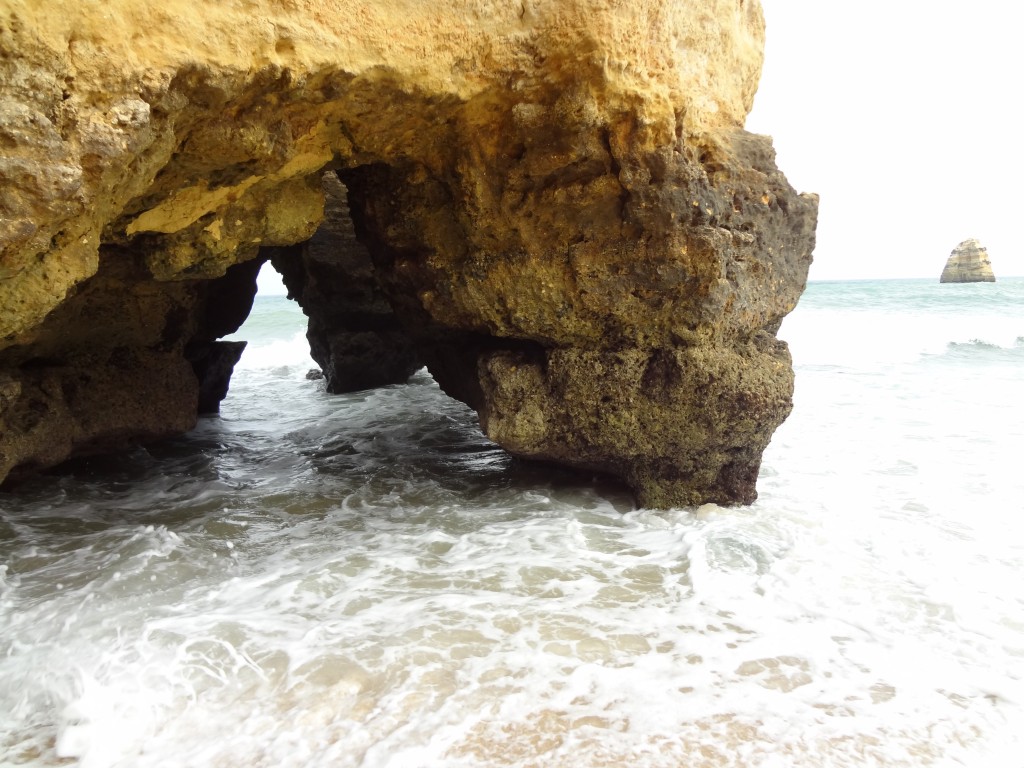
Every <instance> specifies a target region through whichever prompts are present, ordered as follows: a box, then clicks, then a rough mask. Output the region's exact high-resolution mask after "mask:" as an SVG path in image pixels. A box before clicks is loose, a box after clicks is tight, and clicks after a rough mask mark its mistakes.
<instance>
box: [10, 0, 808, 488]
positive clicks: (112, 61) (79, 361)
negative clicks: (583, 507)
mask: <svg viewBox="0 0 1024 768" xmlns="http://www.w3.org/2000/svg"><path fill="white" fill-rule="evenodd" d="M0 10H2V11H3V12H2V13H0V147H2V148H3V152H2V154H0V477H2V476H3V475H5V474H6V473H7V472H9V471H11V470H12V469H15V468H18V467H21V468H23V469H24V468H26V467H34V466H44V465H48V464H52V463H54V462H56V461H60V460H61V459H62V458H63V457H66V456H68V455H71V454H72V453H74V452H76V451H81V450H96V449H99V448H101V447H103V446H105V445H110V444H112V442H116V441H120V440H121V439H122V437H123V436H124V435H131V436H133V437H134V438H136V439H143V438H148V437H153V436H159V435H162V434H168V433H172V432H176V431H181V430H184V429H188V428H189V426H190V425H191V423H192V422H193V421H194V419H195V414H196V411H197V407H198V397H199V395H198V392H199V380H198V378H197V376H196V366H194V365H193V364H192V362H195V361H199V360H200V359H204V355H206V352H204V351H203V350H204V349H206V350H207V352H209V350H210V347H209V345H211V344H213V343H214V342H215V340H216V339H217V338H219V336H221V335H224V333H229V332H230V331H229V330H225V329H226V328H229V327H230V326H232V325H235V321H236V320H238V321H239V322H240V319H239V318H238V317H237V314H238V309H239V307H243V306H244V305H245V300H244V299H245V297H246V296H248V300H249V301H250V302H251V290H252V279H251V277H252V275H253V274H254V270H255V268H256V267H257V266H258V263H259V261H260V260H261V259H262V258H264V257H265V256H266V255H267V252H265V251H264V252H263V253H262V255H261V251H260V248H261V247H287V246H292V245H294V244H296V243H302V242H304V241H306V240H308V239H309V238H310V237H311V236H312V235H313V233H314V231H315V230H316V228H317V225H318V224H319V222H320V220H321V218H322V216H323V205H324V192H323V188H322V183H321V178H322V176H323V173H324V170H325V169H336V170H337V172H338V173H339V175H340V177H341V179H342V181H343V182H344V183H345V185H346V186H347V187H348V189H349V198H350V203H351V207H352V217H353V219H354V221H355V230H356V232H357V233H358V234H359V237H360V240H361V241H362V242H363V243H365V245H366V247H367V248H368V251H369V254H370V257H371V259H372V262H373V271H372V273H370V274H372V275H373V277H374V280H375V281H376V286H375V289H376V292H374V288H373V287H372V286H371V287H364V288H359V289H358V290H357V292H359V293H361V294H362V295H363V296H364V297H369V298H370V300H371V304H373V305H374V306H375V307H382V305H381V304H380V301H379V299H380V296H384V297H386V299H387V301H388V303H390V305H391V308H392V311H393V317H394V318H396V319H397V321H398V322H399V323H400V324H401V325H402V326H403V327H404V329H405V332H407V333H408V334H410V338H411V339H412V344H413V345H414V346H415V349H416V355H417V356H419V357H420V359H423V360H426V361H427V363H428V364H429V366H430V368H431V370H432V371H433V373H434V375H435V377H436V378H437V379H438V380H439V382H440V383H441V384H442V386H443V387H444V388H445V389H446V390H447V391H448V392H449V393H451V394H453V395H454V396H457V397H460V398H461V399H463V400H465V401H466V402H468V403H470V404H471V405H472V406H473V407H474V408H476V409H477V410H478V411H479V413H480V417H481V424H482V425H483V427H484V429H485V431H486V432H487V433H488V434H489V435H490V436H491V437H492V438H493V439H495V440H496V441H497V442H499V443H500V444H502V445H504V446H505V447H506V448H507V449H508V450H510V451H512V452H513V453H515V454H517V455H520V456H524V457H529V458H537V459H545V460H552V461H558V462H562V463H565V464H570V465H574V466H580V467H584V468H587V469H597V470H603V471H608V472H611V473H613V474H618V475H620V476H622V477H624V478H625V479H626V480H627V482H629V483H630V484H631V485H632V486H633V488H634V489H635V490H636V492H637V495H638V499H639V501H640V502H641V503H642V504H648V505H656V506H668V505H679V504H694V503H698V502H701V501H717V502H723V503H731V502H749V501H750V500H752V499H753V498H754V495H755V489H754V483H755V479H756V476H757V471H758V466H759V463H760V456H761V452H762V451H763V449H764V447H765V446H766V445H767V443H768V440H769V439H770V437H771V434H772V432H773V431H774V429H775V427H776V426H778V424H779V423H780V422H781V421H782V420H783V419H784V418H785V416H786V415H787V413H788V411H789V408H790V402H791V400H790V398H791V392H792V384H793V373H792V366H791V364H790V361H789V357H788V353H787V351H786V348H785V345H784V344H782V343H781V342H779V341H777V340H776V339H775V332H776V330H777V329H778V326H779V324H780V322H781V320H782V318H783V317H784V316H785V314H786V313H787V312H789V311H790V310H791V309H792V308H793V307H794V306H795V304H796V302H797V299H798V297H799V295H800V293H801V292H802V290H803V287H804V284H805V279H806V273H807V268H808V266H809V263H810V258H811V251H812V249H813V244H814V226H815V217H816V209H817V201H816V198H814V197H813V196H806V195H798V194H796V193H795V192H794V191H793V189H792V188H791V187H790V186H789V185H788V184H787V183H786V181H785V179H784V177H783V176H782V175H781V173H779V171H778V170H777V169H776V167H775V164H774V153H773V151H772V149H771V144H770V140H769V139H767V138H765V137H760V136H754V135H751V134H748V133H745V132H744V131H743V129H742V126H743V121H744V119H745V116H746V114H747V112H748V111H749V108H750V105H751V102H752V99H753V96H754V92H755V89H756V85H757V80H758V78H759V76H760V67H761V55H762V53H761V52H762V48H763V34H764V27H763V21H762V18H761V12H760V7H759V5H758V3H757V2H755V1H754V0H704V1H703V2H698V3H682V2H670V1H669V0H635V2H630V3H610V2H607V0H529V1H528V2H522V3H512V4H508V3H498V2H493V1H492V0H445V1H444V2H432V3H425V2H421V0H397V1H396V2H392V3H387V4H370V3H365V2H356V1H355V0H294V1H293V2H288V3H279V2H271V1H270V0H240V1H239V2H236V3H231V4H223V3H210V4H199V5H197V4H192V3H190V4H184V3H179V2H174V0H168V2H165V3H159V4H158V3H153V2H148V1H146V0H104V2H99V1H98V0H83V1H82V2H77V3H72V4H66V3H60V2H57V0H31V1H30V0H0ZM316 242H317V241H315V240H314V242H313V243H311V244H309V245H307V246H303V249H304V251H303V252H302V253H299V254H296V253H295V252H292V255H291V256H286V255H282V254H280V253H278V254H276V255H275V259H277V257H278V256H281V257H282V258H284V260H285V262H290V263H291V264H292V265H293V266H294V265H295V264H298V263H302V265H303V267H302V270H301V271H302V273H303V275H302V276H298V277H296V276H293V277H292V278H290V279H291V281H292V284H294V285H296V286H297V287H296V288H295V289H294V290H296V292H299V291H301V293H302V294H303V296H306V295H309V296H312V295H313V293H318V294H319V295H320V296H323V297H330V296H335V295H341V294H344V286H341V287H340V292H339V286H338V285H336V284H335V282H336V281H337V280H339V279H341V278H338V277H324V274H325V273H320V272H318V270H319V269H320V265H322V264H324V263H325V262H328V261H330V259H324V258H321V256H311V254H314V253H316V252H317V248H318V246H317V245H316ZM233 265H240V266H239V267H236V268H235V269H234V270H230V271H229V268H231V267H232V266H233ZM282 268H283V269H284V271H285V272H286V273H287V272H288V270H289V268H288V267H287V266H284V267H282ZM239 270H245V271H243V272H240V271H239ZM361 274H362V275H363V277H366V275H367V273H366V272H365V270H364V271H363V272H362V273H361ZM243 278H244V279H243ZM314 285H316V286H317V287H316V291H313V286H314ZM235 293H237V294H238V295H239V296H240V297H241V299H242V300H241V301H240V302H239V303H238V306H235V307H234V309H232V310H231V311H230V312H226V314H227V315H228V316H229V317H228V318H227V319H225V318H224V317H218V316H217V311H216V310H217V309H218V308H220V307H221V306H223V304H224V302H223V298H224V296H225V295H228V294H232V295H233V294H235ZM214 295H216V296H217V298H216V299H215V298H213V297H214ZM330 304H331V300H327V301H326V302H318V301H312V300H311V301H308V302H307V312H308V313H309V314H310V315H311V319H312V320H313V321H314V322H315V323H319V324H320V330H318V331H317V333H316V334H314V335H315V336H316V337H317V338H325V339H327V338H330V337H331V334H332V333H333V332H334V331H335V330H338V329H339V328H340V329H342V330H344V329H345V328H348V330H347V331H346V332H350V331H351V330H352V328H351V324H352V323H353V322H356V321H359V318H358V315H359V314H360V313H361V312H363V311H364V310H359V311H358V312H355V313H354V314H353V313H350V315H349V316H348V317H347V318H346V317H342V318H341V319H339V318H338V317H337V316H335V315H332V314H331V313H332V311H333V310H332V308H331V307H330V306H329V305H330ZM365 312H366V314H367V315H368V316H369V315H373V314H374V313H375V312H376V310H375V309H372V310H371V309H367V310H365ZM343 314H344V313H343ZM243 316H244V313H243ZM364 319H365V318H364ZM228 320H230V322H229V321H228ZM326 346H327V347H328V348H329V347H330V342H327V343H326ZM345 354H346V353H344V352H340V353H339V352H338V351H337V350H330V349H328V352H327V355H328V356H327V357H326V358H324V359H335V360H338V359H343V358H344V357H345ZM190 361H192V362H190ZM322 364H323V363H322ZM335 367H336V368H337V366H335ZM86 374H88V375H86ZM328 375H329V376H332V375H333V376H336V377H337V378H338V379H339V380H340V378H341V376H342V374H341V373H340V372H339V371H338V370H335V371H334V372H333V373H332V372H330V371H329V372H328Z"/></svg>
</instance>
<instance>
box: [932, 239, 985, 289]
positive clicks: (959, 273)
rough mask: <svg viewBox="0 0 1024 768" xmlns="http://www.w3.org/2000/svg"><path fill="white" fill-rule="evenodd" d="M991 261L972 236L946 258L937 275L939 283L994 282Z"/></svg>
mask: <svg viewBox="0 0 1024 768" xmlns="http://www.w3.org/2000/svg"><path fill="white" fill-rule="evenodd" d="M995 281H996V276H995V274H994V273H993V272H992V262H991V261H990V260H989V258H988V250H987V249H986V248H985V246H983V245H982V244H981V243H979V242H978V241H977V240H975V239H974V238H973V237H972V238H971V239H969V240H964V241H963V242H962V243H960V245H958V246H957V247H956V248H954V249H953V252H952V253H950V254H949V258H948V259H946V266H945V267H943V269H942V274H941V275H940V276H939V282H940V283H994V282H995Z"/></svg>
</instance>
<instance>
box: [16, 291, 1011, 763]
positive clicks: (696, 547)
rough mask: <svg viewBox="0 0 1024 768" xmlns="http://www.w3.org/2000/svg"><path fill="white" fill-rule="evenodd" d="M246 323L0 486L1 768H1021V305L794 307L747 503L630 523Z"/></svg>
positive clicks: (473, 428) (855, 297) (425, 381)
mask: <svg viewBox="0 0 1024 768" xmlns="http://www.w3.org/2000/svg"><path fill="white" fill-rule="evenodd" d="M303 320H304V318H303V317H302V315H301V313H300V312H299V311H298V309H297V308H296V307H295V305H294V304H291V303H290V302H288V301H287V300H286V299H284V298H282V297H267V298H258V299H257V301H256V306H255V308H254V311H253V314H252V316H251V318H250V320H249V321H248V323H247V324H246V326H245V327H243V329H242V330H241V331H240V333H239V334H238V337H240V338H247V339H249V341H250V345H249V347H248V349H247V350H246V352H245V354H244V356H243V358H242V360H241V363H240V364H239V366H238V369H237V370H236V373H235V377H234V380H233V381H232V384H231V391H230V393H229V395H228V397H227V399H226V400H225V401H224V403H223V409H222V413H221V415H220V416H219V417H212V418H204V419H202V420H201V422H200V424H199V426H198V427H197V429H196V430H195V431H194V432H192V433H191V434H189V435H187V436H185V437H182V438H179V439H175V440H170V441H167V442H163V443H160V444H157V445H152V446H149V447H148V448H145V449H138V450H134V451H132V452H129V453H127V454H123V455H120V456H115V457H109V458H100V459H92V460H88V461H79V462H76V463H73V464H71V465H69V466H66V467H64V468H62V469H59V470H57V471H54V472H51V473H49V474H47V475H44V476H41V477H39V478H37V479H35V480H33V481H31V482H29V483H27V484H24V485H21V486H20V487H18V488H17V489H14V490H8V491H3V492H0V509H2V514H0V766H87V767H88V768H96V767H101V766H103V767H105V766H126V767H127V766H132V767H135V766H182V767H184V766H188V767H189V768H198V767H203V766H209V767H210V768H213V767H217V768H221V767H225V768H228V767H231V768H234V767H238V768H242V767H244V768H252V767H253V766H268V767H270V766H273V767H275V768H276V767H278V766H288V767H295V768H299V767H303V768H305V767H310V768H313V767H317V768H319V767H321V766H340V767H348V766H351V767H355V766H361V767H365V768H427V767H430V768H456V767H461V766H473V767H477V766H517V767H521V768H527V767H534V766H536V767H541V766H544V767H555V766H557V767H559V768H573V767H575V766H580V767H587V768H589V767H590V766H631V767H633V766H635V767H637V768H655V767H659V766H666V767H668V766H672V767H682V766H686V767H687V768H701V767H703V766H736V767H741V766H742V767H744V768H746V767H748V766H761V767H772V768H792V767H794V766H807V767H811V766H813V767H815V768H818V767H820V766H851V767H852V766H857V767H860V766H968V767H974V766H978V767H984V768H1020V766H1022V765H1024V743H1022V742H1024V736H1022V734H1024V577H1022V572H1024V514H1022V512H1024V468H1022V463H1021V462H1022V457H1024V408H1022V407H1021V404H1020V399H1021V397H1022V394H1024V339H1022V337H1024V279H1006V280H1001V281H1000V282H998V283H995V284H974V285H939V284H938V283H937V282H934V281H885V282H847V283H843V282H835V283H824V282H819V283H811V284H810V285H809V286H808V289H807V292H806V294H805V295H804V297H803V298H802V300H801V302H800V305H799V306H798V308H797V309H796V310H795V311H794V313H793V314H792V315H791V316H790V317H789V318H787V320H786V321H785V323H784V325H783V328H782V331H781V333H780V336H781V337H782V338H785V339H787V340H788V341H789V342H790V345H791V348H792V352H793V356H794V360H795V367H796V372H797V385H796V394H795V409H794V411H793V414H792V416H791V417H790V418H789V420H788V421H787V422H786V423H785V424H784V425H783V426H782V427H781V428H780V429H779V430H778V432H777V433H776V435H775V438H774V440H773V441H772V444H771V446H770V447H769V449H768V451H767V453H766V455H765V458H764V464H763V467H762V471H761V477H760V482H759V491H760V497H759V499H758V501H757V502H756V503H755V504H754V505H752V506H750V507H745V508H722V507H718V506H713V505H706V506H703V507H700V508H696V509H678V510H671V511H651V510H637V509H634V508H633V504H632V500H631V497H630V496H629V494H628V493H627V492H626V491H625V490H624V489H623V488H621V487H618V486H615V485H612V484H609V483H608V482H606V481H600V482H597V483H595V482H593V481H592V478H588V477H580V476H578V475H575V474H573V473H570V472H567V471H558V470H551V469H550V468H540V467H536V466H532V465H529V464H525V463H522V462H519V461H516V460H514V459H512V458H510V457H509V456H507V455H506V454H505V453H504V452H503V451H502V450H501V449H499V448H497V447H495V446H494V445H493V444H491V443H490V442H488V441H487V440H486V439H485V438H484V437H483V436H482V435H481V434H480V432H479V429H478V427H477V425H476V421H475V418H474V415H473V414H472V412H470V411H468V410H467V409H466V408H465V407H463V406H462V405H460V404H458V403H455V402H453V401H451V400H448V399H447V398H446V397H445V396H444V395H443V394H442V393H441V392H440V391H439V390H438V388H437V387H436V385H435V384H434V383H433V382H432V381H431V379H430V377H429V376H428V375H427V374H426V373H425V372H421V373H418V374H416V376H414V377H413V379H412V381H411V382H410V383H409V384H408V385H406V386H396V387H387V388H383V389H379V390H376V391H372V392H361V393H357V394H352V395H342V396H331V395H328V394H326V393H325V392H324V391H323V387H322V383H321V382H318V381H315V380H310V379H307V377H306V373H307V371H308V370H309V369H310V368H311V367H313V363H312V361H311V360H310V359H309V358H308V353H307V348H306V345H305V343H304V339H303V335H302V331H303Z"/></svg>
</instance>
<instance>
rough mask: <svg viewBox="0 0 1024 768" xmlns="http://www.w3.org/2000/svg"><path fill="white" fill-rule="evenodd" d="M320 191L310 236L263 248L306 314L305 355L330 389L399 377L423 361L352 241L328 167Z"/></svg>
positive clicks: (344, 199) (343, 195) (342, 198)
mask: <svg viewBox="0 0 1024 768" xmlns="http://www.w3.org/2000/svg"><path fill="white" fill-rule="evenodd" d="M323 188H324V200H325V204H324V220H323V222H322V223H321V224H320V228H319V229H318V230H317V231H316V234H314V235H313V237H312V238H310V239H309V240H307V241H306V242H304V243H301V244H298V245H293V246H288V247H272V248H265V249H263V253H264V255H266V256H269V257H270V259H271V261H272V262H273V264H274V267H275V268H276V269H277V271H278V272H280V273H281V275H282V277H283V278H284V283H285V286H287V288H288V296H289V297H290V298H293V299H295V300H296V301H298V302H299V304H300V305H301V306H302V309H303V311H304V312H305V313H306V314H307V315H308V316H309V324H308V327H307V330H306V338H307V339H308V340H309V350H310V355H311V356H312V358H313V359H314V360H316V361H317V363H319V364H320V369H321V370H322V371H323V374H324V378H325V379H326V388H327V391H328V392H333V393H335V394H337V393H340V392H354V391H357V390H360V389H370V388H372V387H379V386H382V385H385V384H398V383H401V382H404V381H406V380H407V379H408V378H409V377H410V376H411V375H412V374H413V373H414V372H415V371H417V370H419V369H420V368H421V367H422V366H423V361H422V360H421V358H420V356H419V353H418V352H417V349H416V345H415V343H414V342H413V340H412V336H411V335H410V334H409V333H407V332H406V331H405V330H404V329H403V328H402V326H401V324H400V322H399V321H398V318H397V317H395V313H394V312H393V311H392V309H391V304H390V303H389V302H388V299H387V297H386V296H385V295H384V292H383V291H382V290H381V288H380V286H379V285H378V284H377V279H376V275H375V273H374V271H373V261H372V260H371V258H370V253H369V251H367V249H366V246H365V245H363V244H362V243H360V242H359V241H358V239H356V233H355V229H354V227H353V225H352V218H351V216H350V215H349V209H348V190H347V189H345V186H344V185H343V184H342V183H341V182H340V181H339V180H338V177H337V175H336V174H335V173H334V172H333V171H328V172H327V173H325V174H324V176H323Z"/></svg>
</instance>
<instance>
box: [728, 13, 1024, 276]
mask: <svg viewBox="0 0 1024 768" xmlns="http://www.w3.org/2000/svg"><path fill="white" fill-rule="evenodd" d="M762 5H763V6H764V12H765V19H766V22H767V26H768V32H767V36H768V41H767V45H766V50H765V67H764V74H763V75H762V78H761V87H760V89H759V91H758V95H757V99H756V101H755V103H754V111H753V113H752V114H751V116H750V118H749V120H748V121H747V128H748V129H749V130H751V131H754V132H756V133H765V134H768V135H770V136H772V137H773V138H774V142H775V148H776V150H777V152H778V163H779V167H780V168H781V169H782V170H783V171H784V172H785V173H786V176H787V177H788V178H789V180H790V183H792V184H793V186H795V187H796V188H797V189H798V190H800V191H802V192H817V193H818V194H820V195H821V209H820V219H819V224H818V245H817V248H816V249H815V261H814V265H813V266H812V267H811V279H812V280H813V279H818V280H825V279H848V278H876V277H883V278H884V277H934V278H935V279H938V276H939V274H940V272H941V271H942V267H943V265H944V264H945V261H946V258H947V257H948V256H949V252H950V251H951V250H952V249H953V248H954V247H955V246H956V245H957V243H959V242H960V241H961V240H964V239H967V238H969V237H976V238H978V239H979V240H981V242H982V244H983V245H985V246H986V247H987V248H988V252H989V256H990V257H991V259H992V267H993V270H994V271H995V273H996V277H997V279H998V277H999V276H1000V275H1024V247H1022V242H1024V236H1022V233H1021V225H1022V222H1024V141H1022V137H1021V122H1020V111H1021V106H1022V105H1021V102H1022V101H1024V100H1022V98H1021V97H1022V88H1024V83H1022V80H1024V53H1022V51H1024V45H1022V43H1021V39H1020V38H1021V29H1022V22H1024V10H1021V9H1020V8H1021V6H1020V5H1019V4H1018V3H1015V2H1010V1H1009V0H960V1H959V2H950V1H949V0H931V2H926V0H860V1H859V2H857V3H832V2H826V1H824V0H762Z"/></svg>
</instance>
